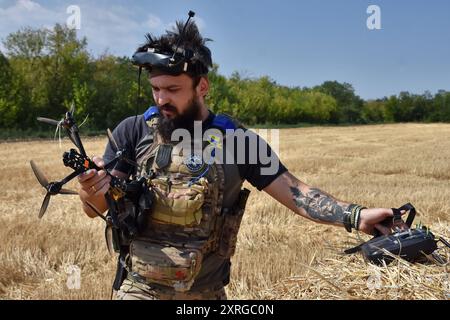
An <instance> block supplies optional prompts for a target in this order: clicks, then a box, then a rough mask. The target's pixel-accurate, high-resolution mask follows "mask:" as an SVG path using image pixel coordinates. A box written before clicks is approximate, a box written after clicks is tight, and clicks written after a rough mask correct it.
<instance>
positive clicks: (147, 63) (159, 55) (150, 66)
mask: <svg viewBox="0 0 450 320" xmlns="http://www.w3.org/2000/svg"><path fill="white" fill-rule="evenodd" d="M188 14H189V18H188V20H187V21H186V23H185V25H184V27H183V31H182V34H181V36H180V38H179V40H178V43H177V45H176V46H175V47H174V48H173V54H168V53H165V52H164V53H163V52H157V50H156V49H155V48H146V49H144V51H138V52H135V53H134V55H133V57H132V60H131V61H132V63H133V64H134V65H135V66H138V67H139V68H144V69H147V70H148V71H150V72H151V71H153V70H154V69H157V70H160V71H162V72H164V73H167V74H172V75H178V74H181V73H183V72H193V73H199V71H203V70H198V69H199V67H200V66H196V65H195V64H194V62H193V61H192V58H193V57H194V52H193V51H192V50H189V49H181V48H179V45H180V41H181V39H182V38H183V35H184V30H185V28H186V26H187V24H188V22H189V20H190V19H191V18H192V17H194V15H195V12H193V11H189V13H188ZM203 69H204V68H203Z"/></svg>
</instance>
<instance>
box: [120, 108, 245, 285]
mask: <svg viewBox="0 0 450 320" xmlns="http://www.w3.org/2000/svg"><path fill="white" fill-rule="evenodd" d="M144 118H145V120H146V122H147V124H148V126H149V133H148V134H147V135H146V136H145V137H144V138H143V139H142V140H141V141H140V142H139V143H138V145H137V147H136V150H135V151H136V161H137V162H138V164H139V165H140V167H141V171H140V172H138V173H137V176H138V177H141V176H146V177H148V185H149V186H150V188H151V190H152V192H153V193H154V196H155V198H154V199H155V200H154V205H153V208H152V212H151V214H150V215H149V216H148V217H147V221H146V222H147V223H146V227H145V230H144V231H143V232H141V233H140V235H139V237H137V238H135V239H133V240H132V241H131V244H130V247H129V248H130V258H131V259H130V262H131V272H132V274H137V275H138V276H139V277H140V278H141V279H144V280H145V282H147V283H150V284H152V283H154V284H159V285H163V286H169V287H172V288H174V289H175V290H176V291H188V290H189V289H190V288H191V287H192V284H193V283H194V281H195V279H196V277H197V276H198V275H199V273H200V270H201V269H202V262H203V260H204V259H205V258H207V257H208V256H211V254H216V255H218V256H219V257H221V258H225V259H226V258H230V257H231V256H232V255H233V254H234V250H235V246H236V240H237V234H238V230H239V226H240V223H241V220H242V216H243V213H244V208H245V202H246V200H247V197H248V193H249V191H248V190H247V189H243V190H241V187H242V183H243V180H242V179H241V177H240V175H239V171H238V167H237V165H236V164H216V163H214V162H213V161H210V162H208V163H206V161H200V162H199V161H198V160H199V158H198V155H195V154H192V153H191V154H184V150H183V149H182V148H180V145H177V144H165V143H163V142H162V139H161V137H160V136H159V134H158V132H157V131H156V129H155V128H156V125H157V122H158V120H159V113H158V109H157V108H156V107H151V108H150V109H149V110H147V112H146V113H145V114H144ZM211 127H212V128H215V129H218V130H220V131H221V132H223V137H225V130H226V129H236V128H237V124H236V123H235V122H234V121H233V120H232V119H231V118H229V117H228V116H224V115H216V116H215V118H214V120H213V121H212V124H211ZM224 142H225V141H224ZM200 143H201V144H202V149H203V151H204V152H206V154H210V153H211V151H212V149H213V148H214V145H213V144H211V143H208V142H207V141H202V142H200ZM208 148H209V150H208ZM213 154H214V152H213Z"/></svg>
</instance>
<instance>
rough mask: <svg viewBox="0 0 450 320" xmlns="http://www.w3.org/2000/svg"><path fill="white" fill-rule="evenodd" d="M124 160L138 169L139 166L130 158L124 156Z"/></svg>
mask: <svg viewBox="0 0 450 320" xmlns="http://www.w3.org/2000/svg"><path fill="white" fill-rule="evenodd" d="M124 160H125V162H128V164H131V165H132V166H134V167H136V168H138V169H139V170H140V168H141V166H140V165H139V164H138V163H137V162H135V161H133V160H130V159H128V158H125V159H124Z"/></svg>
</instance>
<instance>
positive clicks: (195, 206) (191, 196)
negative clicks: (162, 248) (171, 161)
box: [151, 179, 207, 227]
mask: <svg viewBox="0 0 450 320" xmlns="http://www.w3.org/2000/svg"><path fill="white" fill-rule="evenodd" d="M152 184H153V185H154V187H155V188H157V190H155V206H154V209H153V212H152V214H151V221H152V222H154V223H163V224H172V225H179V226H183V227H194V226H198V225H199V224H200V222H201V219H202V215H203V214H202V206H203V203H204V200H205V192H206V191H207V181H206V179H200V181H199V182H197V183H195V184H193V185H191V186H189V184H188V183H186V182H177V183H171V184H170V186H169V184H168V183H167V182H166V181H162V180H157V181H154V180H153V181H152ZM168 194H170V196H169V195H168Z"/></svg>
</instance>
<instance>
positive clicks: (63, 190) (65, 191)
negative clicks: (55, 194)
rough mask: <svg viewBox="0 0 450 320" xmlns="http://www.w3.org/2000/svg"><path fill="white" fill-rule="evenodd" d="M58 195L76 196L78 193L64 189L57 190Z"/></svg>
mask: <svg viewBox="0 0 450 320" xmlns="http://www.w3.org/2000/svg"><path fill="white" fill-rule="evenodd" d="M59 193H60V194H74V195H75V194H76V195H78V192H76V191H73V190H69V189H64V188H62V189H61V190H59Z"/></svg>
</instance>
